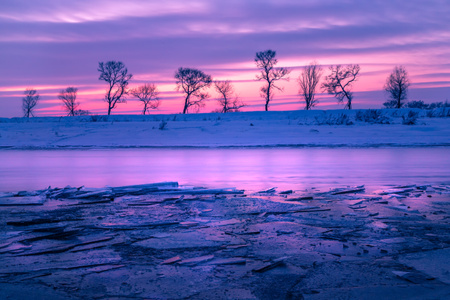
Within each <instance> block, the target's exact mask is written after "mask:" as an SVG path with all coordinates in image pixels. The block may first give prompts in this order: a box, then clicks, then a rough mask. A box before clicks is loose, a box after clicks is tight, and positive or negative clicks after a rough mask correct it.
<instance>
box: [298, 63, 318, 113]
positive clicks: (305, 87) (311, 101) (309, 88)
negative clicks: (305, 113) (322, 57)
mask: <svg viewBox="0 0 450 300" xmlns="http://www.w3.org/2000/svg"><path fill="white" fill-rule="evenodd" d="M321 76H322V68H321V67H320V65H318V64H317V63H316V62H311V63H310V64H309V65H308V66H306V67H305V68H304V69H303V71H302V73H301V74H300V76H299V77H298V84H299V85H300V91H299V93H300V95H302V96H303V98H304V99H305V104H306V105H305V109H306V110H310V109H311V108H312V107H314V106H316V104H317V102H318V101H317V100H316V99H315V95H316V87H317V85H318V84H319V81H320V77H321Z"/></svg>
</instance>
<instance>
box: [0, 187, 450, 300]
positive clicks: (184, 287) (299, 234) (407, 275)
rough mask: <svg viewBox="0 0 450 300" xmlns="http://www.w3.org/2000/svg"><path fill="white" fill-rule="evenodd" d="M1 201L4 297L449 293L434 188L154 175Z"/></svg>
mask: <svg viewBox="0 0 450 300" xmlns="http://www.w3.org/2000/svg"><path fill="white" fill-rule="evenodd" d="M398 195H401V196H402V197H398ZM36 197H38V198H39V199H41V201H40V202H39V205H27V203H26V202H27V201H29V202H30V203H35V199H36ZM2 199H3V200H5V199H12V200H7V201H8V205H6V206H0V260H1V262H2V264H1V265H0V290H1V292H2V294H1V297H3V298H6V299H25V298H29V296H30V295H33V297H34V298H35V299H45V298H48V297H51V298H52V299H85V298H88V299H93V298H99V299H106V298H108V299H111V298H112V299H120V298H137V299H286V298H287V299H335V298H339V299H392V298H395V299H445V298H448V297H450V279H449V276H448V274H450V267H449V261H448V258H449V256H450V254H449V249H450V233H449V232H450V231H449V229H450V228H449V227H450V224H449V222H450V186H449V185H445V184H440V185H410V186H407V187H397V186H391V187H384V186H382V187H371V186H357V187H342V186H333V187H329V188H326V189H325V188H324V189H322V190H319V189H308V190H302V191H296V190H289V192H286V190H283V191H278V190H277V189H270V190H264V191H260V192H259V193H246V192H245V191H243V190H238V189H220V188H217V189H202V188H194V187H183V186H179V185H178V184H177V183H176V182H165V183H155V184H147V185H139V186H125V187H106V188H85V187H65V188H49V189H45V190H40V191H28V192H18V193H17V192H12V193H3V194H2V195H0V200H2ZM393 208H395V209H393ZM1 297H0V298H1Z"/></svg>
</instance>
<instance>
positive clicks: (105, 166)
mask: <svg viewBox="0 0 450 300" xmlns="http://www.w3.org/2000/svg"><path fill="white" fill-rule="evenodd" d="M449 157H450V148H228V149H207V148H204V149H203V148H182V149H180V148H154V149H148V148H147V149H142V148H138V149H136V148H128V149H95V150H1V151H0V162H1V163H0V191H19V190H36V189H43V188H46V187H48V186H52V187H64V186H67V185H71V186H82V185H84V186H87V187H102V186H105V185H109V186H122V185H131V184H143V183H152V182H161V181H178V182H179V183H180V184H183V185H195V186H205V187H237V188H241V189H246V190H259V189H266V188H271V187H278V188H279V189H296V190H300V189H304V188H310V187H314V186H325V185H329V186H330V187H335V186H346V185H360V184H366V185H386V184H388V185H389V184H394V185H397V184H411V183H417V184H427V183H444V182H449V181H450V158H449Z"/></svg>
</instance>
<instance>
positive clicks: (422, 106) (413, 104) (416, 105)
mask: <svg viewBox="0 0 450 300" xmlns="http://www.w3.org/2000/svg"><path fill="white" fill-rule="evenodd" d="M405 107H407V108H419V109H427V108H428V104H425V103H424V102H423V101H422V100H418V101H409V102H408V103H406V105H405Z"/></svg>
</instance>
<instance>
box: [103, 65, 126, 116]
mask: <svg viewBox="0 0 450 300" xmlns="http://www.w3.org/2000/svg"><path fill="white" fill-rule="evenodd" d="M97 70H98V71H99V72H100V77H99V78H98V79H99V80H104V81H106V82H107V83H108V88H107V89H106V95H105V101H106V102H107V103H108V116H109V115H110V114H111V110H113V109H114V108H115V107H116V104H117V103H124V102H125V98H124V96H125V95H126V94H128V92H127V86H128V82H129V81H130V79H131V78H132V77H133V74H128V69H127V68H125V65H124V64H123V63H122V62H120V61H108V62H106V63H103V62H99V63H98V69H97Z"/></svg>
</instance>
